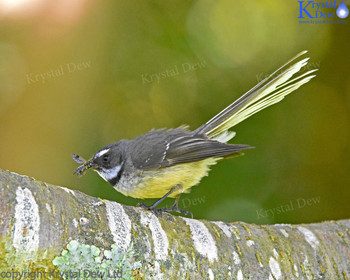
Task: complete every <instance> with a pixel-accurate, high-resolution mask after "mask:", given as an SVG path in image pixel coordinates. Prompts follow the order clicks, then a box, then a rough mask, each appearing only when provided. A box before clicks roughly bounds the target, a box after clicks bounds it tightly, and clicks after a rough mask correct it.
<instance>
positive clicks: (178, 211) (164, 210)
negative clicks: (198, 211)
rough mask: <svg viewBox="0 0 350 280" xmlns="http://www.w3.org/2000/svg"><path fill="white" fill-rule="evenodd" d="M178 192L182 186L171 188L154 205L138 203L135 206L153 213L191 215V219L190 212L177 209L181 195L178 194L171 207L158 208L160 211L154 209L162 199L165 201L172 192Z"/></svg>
mask: <svg viewBox="0 0 350 280" xmlns="http://www.w3.org/2000/svg"><path fill="white" fill-rule="evenodd" d="M178 190H183V187H182V185H180V184H179V185H176V186H175V187H173V188H172V189H171V190H170V191H169V192H168V193H167V194H166V195H164V196H163V197H162V198H161V199H159V200H157V201H156V202H155V203H154V204H152V205H151V206H147V205H145V204H143V203H138V204H137V206H140V207H142V208H144V209H147V210H153V211H155V212H158V213H162V212H177V213H181V214H184V215H191V217H192V218H193V214H192V212H190V211H187V210H182V209H179V207H178V204H179V199H180V196H181V193H179V194H178V195H177V196H176V198H175V202H174V204H173V206H171V207H170V208H160V209H155V207H156V206H157V205H158V204H159V203H161V202H162V201H163V200H164V199H166V198H167V197H168V196H169V195H171V194H172V193H173V192H174V191H178Z"/></svg>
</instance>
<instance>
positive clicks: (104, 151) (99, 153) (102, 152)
mask: <svg viewBox="0 0 350 280" xmlns="http://www.w3.org/2000/svg"><path fill="white" fill-rule="evenodd" d="M109 150H110V149H109V148H108V149H104V150H102V151H99V152H98V153H97V154H96V157H100V156H103V155H104V154H105V153H108V151H109Z"/></svg>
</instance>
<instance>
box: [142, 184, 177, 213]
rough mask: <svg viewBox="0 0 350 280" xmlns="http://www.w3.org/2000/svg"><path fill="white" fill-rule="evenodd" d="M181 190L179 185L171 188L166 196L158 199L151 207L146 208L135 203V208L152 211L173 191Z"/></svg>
mask: <svg viewBox="0 0 350 280" xmlns="http://www.w3.org/2000/svg"><path fill="white" fill-rule="evenodd" d="M180 188H181V189H182V186H181V185H176V186H175V187H172V188H171V190H170V191H169V192H168V193H167V194H166V195H164V196H163V197H162V198H160V199H159V200H157V201H156V202H155V203H154V204H152V205H151V206H147V205H145V204H143V203H141V202H140V203H137V205H136V206H137V207H142V208H144V209H146V210H154V208H155V207H156V206H157V205H158V204H159V203H161V202H162V201H163V200H164V199H166V198H167V197H168V196H169V195H171V194H172V193H173V192H174V191H177V190H178V189H180Z"/></svg>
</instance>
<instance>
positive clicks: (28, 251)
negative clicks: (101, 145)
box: [0, 170, 350, 279]
mask: <svg viewBox="0 0 350 280" xmlns="http://www.w3.org/2000/svg"><path fill="white" fill-rule="evenodd" d="M0 184H1V185H0V197H1V200H0V272H5V273H9V272H11V273H14V272H15V271H17V272H20V271H27V272H28V273H29V272H35V271H44V272H45V271H46V272H47V273H49V271H52V270H54V271H60V269H61V270H62V267H64V266H63V265H61V266H60V265H59V263H62V262H65V261H66V262H67V259H68V256H70V254H71V255H73V254H78V255H79V254H83V253H77V252H78V251H77V250H78V249H77V246H78V245H77V244H81V245H82V247H79V248H82V249H81V251H79V252H83V251H84V250H90V249H91V252H93V253H91V254H93V256H95V257H94V258H93V259H91V260H90V262H92V263H90V264H89V265H90V266H89V267H95V269H97V268H96V267H98V266H99V267H102V265H101V263H104V265H106V263H107V262H109V261H111V260H112V259H113V257H112V256H111V254H112V253H111V252H113V250H114V249H113V250H112V249H111V246H112V245H113V244H114V247H113V248H118V249H119V250H121V251H123V252H126V251H127V250H128V248H130V244H131V243H132V244H133V249H132V250H133V251H134V255H133V256H132V257H131V258H130V260H131V262H134V261H135V260H138V261H140V262H141V264H142V266H141V267H139V268H135V267H133V268H131V269H132V271H131V273H132V276H133V277H134V278H135V279H349V278H350V238H349V233H350V231H349V230H350V221H349V220H341V221H329V222H323V223H318V224H305V225H254V224H246V223H243V222H235V223H224V222H211V221H205V220H201V221H199V220H194V219H188V218H183V217H175V216H172V215H169V214H163V215H162V216H155V215H154V214H153V213H151V212H148V211H145V210H143V209H141V208H136V207H131V206H124V205H121V204H119V203H116V202H111V201H107V200H106V201H104V200H101V199H99V198H95V197H90V196H87V195H85V194H83V193H81V192H79V191H72V190H69V189H66V188H63V187H57V186H53V185H49V184H46V183H44V182H40V181H36V180H35V179H33V178H29V177H26V176H21V175H18V174H16V173H11V172H9V171H3V170H0ZM72 240H74V242H75V243H71V244H70V245H69V246H68V250H66V251H65V252H63V253H62V250H63V249H65V248H67V244H68V243H69V242H70V241H72ZM86 245H94V246H96V247H97V248H95V247H90V246H86ZM79 246H80V245H79ZM84 246H85V247H84ZM84 248H85V249H84ZM86 248H90V249H86ZM74 250H75V251H74ZM79 250H80V249H79ZM67 252H68V253H67ZM103 252H104V253H103ZM61 254H62V256H63V257H61V258H56V261H55V264H56V265H57V266H55V265H54V264H53V262H52V261H53V260H54V259H55V257H58V256H61ZM89 254H90V251H89ZM125 254H126V253H125ZM79 256H80V255H79ZM96 256H97V257H96ZM84 261H85V260H84ZM93 262H95V264H93ZM81 264H82V263H81ZM65 265H66V266H65V267H67V264H65ZM68 265H70V264H68ZM84 265H86V263H85V262H84ZM108 265H110V262H109V263H108ZM123 265H124V267H125V265H126V264H125V263H123ZM80 269H81V268H80ZM98 269H100V270H101V269H102V268H98ZM108 269H109V270H110V269H111V268H110V267H109V268H108ZM100 270H99V271H100ZM123 273H124V275H126V274H125V273H126V272H125V271H123ZM3 275H6V274H3ZM3 275H2V276H3ZM8 275H9V274H8ZM8 275H6V277H7V276H8ZM44 276H50V277H51V276H52V275H49V274H46V275H44ZM90 276H91V275H90ZM118 277H119V276H118ZM42 278H43V277H42ZM66 278H69V277H68V276H67V277H66ZM116 278H117V277H116ZM15 279H16V278H15ZM17 279H19V278H17ZM47 279H49V278H47ZM51 279H55V277H52V278H51ZM91 279H92V278H91ZM94 279H96V278H94ZM98 279H105V278H103V277H102V276H100V278H98ZM106 279H107V278H106Z"/></svg>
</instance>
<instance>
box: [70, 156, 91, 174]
mask: <svg viewBox="0 0 350 280" xmlns="http://www.w3.org/2000/svg"><path fill="white" fill-rule="evenodd" d="M72 159H73V160H74V161H75V162H77V163H79V164H82V165H80V166H79V167H78V168H77V169H76V170H75V171H74V172H73V175H75V174H77V176H78V177H81V176H83V175H84V174H85V172H86V170H88V169H89V168H91V167H92V161H91V160H88V161H86V160H85V159H83V158H82V157H81V156H79V155H76V154H72Z"/></svg>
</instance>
